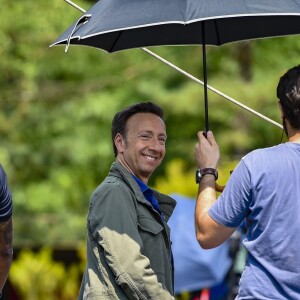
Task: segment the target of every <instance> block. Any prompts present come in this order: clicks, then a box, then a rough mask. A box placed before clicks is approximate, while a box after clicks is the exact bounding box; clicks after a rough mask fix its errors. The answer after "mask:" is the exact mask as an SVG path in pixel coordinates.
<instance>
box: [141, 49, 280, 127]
mask: <svg viewBox="0 0 300 300" xmlns="http://www.w3.org/2000/svg"><path fill="white" fill-rule="evenodd" d="M141 50H143V51H145V52H146V53H148V54H150V55H151V56H153V57H155V58H156V59H158V60H159V61H161V62H163V63H164V64H166V65H168V66H169V67H171V68H173V69H174V70H176V71H178V72H179V73H181V74H183V75H185V76H186V77H188V78H190V79H192V80H193V81H195V82H197V83H199V84H201V85H203V86H204V82H203V81H201V80H200V79H198V78H196V77H194V76H193V75H191V74H189V73H188V72H186V71H184V70H182V69H180V68H179V67H177V66H175V65H174V64H172V63H171V62H169V61H168V60H166V59H164V58H162V57H161V56H159V55H157V54H156V53H154V52H152V51H150V50H149V49H147V48H141ZM207 88H208V89H210V90H211V91H212V92H214V93H216V94H218V95H219V96H221V97H223V98H225V99H226V100H228V101H230V102H232V103H234V104H235V105H237V106H239V107H241V108H243V109H245V110H246V111H248V112H250V113H252V114H254V115H256V116H257V117H259V118H261V119H263V120H265V121H267V122H269V123H271V124H273V125H275V126H277V127H279V128H280V129H283V126H282V125H281V124H279V123H277V122H275V121H273V120H272V119H270V118H268V117H266V116H265V115H263V114H261V113H259V112H257V111H256V110H254V109H252V108H250V107H248V106H246V105H245V104H243V103H241V102H239V101H237V100H235V99H233V98H232V97H230V96H227V95H226V94H224V93H222V92H220V91H219V90H217V89H215V88H214V87H212V86H210V85H207Z"/></svg>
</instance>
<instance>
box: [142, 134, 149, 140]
mask: <svg viewBox="0 0 300 300" xmlns="http://www.w3.org/2000/svg"><path fill="white" fill-rule="evenodd" d="M141 137H142V138H143V139H149V138H150V135H149V134H142V135H141Z"/></svg>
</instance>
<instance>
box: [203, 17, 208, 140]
mask: <svg viewBox="0 0 300 300" xmlns="http://www.w3.org/2000/svg"><path fill="white" fill-rule="evenodd" d="M205 44H206V42H205V22H204V21H203V22H202V56H203V82H204V113H205V136H206V133H207V131H208V130H209V124H208V99H207V70H206V45H205Z"/></svg>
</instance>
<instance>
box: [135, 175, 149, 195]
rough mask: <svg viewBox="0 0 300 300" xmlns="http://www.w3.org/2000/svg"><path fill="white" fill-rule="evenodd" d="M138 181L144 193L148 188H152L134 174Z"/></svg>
mask: <svg viewBox="0 0 300 300" xmlns="http://www.w3.org/2000/svg"><path fill="white" fill-rule="evenodd" d="M132 177H133V178H134V180H135V181H136V183H137V184H138V185H139V187H140V189H141V191H142V193H144V192H146V191H147V190H150V188H149V186H148V185H147V184H145V183H144V182H143V181H142V180H141V179H139V178H138V177H137V176H135V175H132Z"/></svg>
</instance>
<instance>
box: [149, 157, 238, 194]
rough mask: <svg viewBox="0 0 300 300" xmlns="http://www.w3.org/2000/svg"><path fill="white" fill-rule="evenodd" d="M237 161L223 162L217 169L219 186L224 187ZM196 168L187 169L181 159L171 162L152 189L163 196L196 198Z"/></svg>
mask: <svg viewBox="0 0 300 300" xmlns="http://www.w3.org/2000/svg"><path fill="white" fill-rule="evenodd" d="M237 163H238V161H223V162H221V164H220V166H219V167H218V173H219V179H218V184H219V185H222V186H224V185H226V182H227V181H228V179H229V176H230V173H231V171H233V170H234V168H235V166H236V165H237ZM195 171H196V168H195V167H194V168H192V169H188V168H187V164H186V162H185V161H184V160H182V159H176V160H173V161H171V162H170V163H169V164H168V165H167V166H166V174H165V176H163V177H158V178H157V179H156V181H155V185H154V188H155V189H156V190H158V191H160V192H161V193H164V194H168V195H170V194H175V193H176V194H180V195H183V196H188V197H191V198H195V199H196V197H197V194H198V185H197V184H196V183H195Z"/></svg>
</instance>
